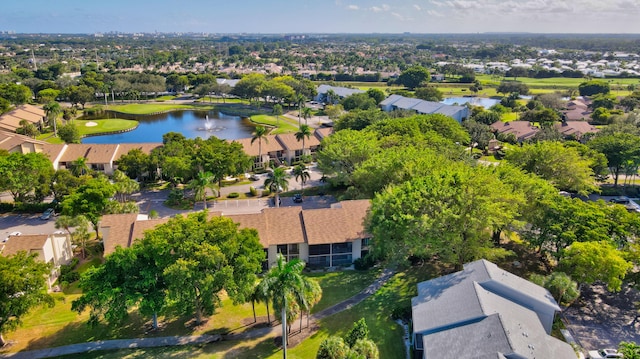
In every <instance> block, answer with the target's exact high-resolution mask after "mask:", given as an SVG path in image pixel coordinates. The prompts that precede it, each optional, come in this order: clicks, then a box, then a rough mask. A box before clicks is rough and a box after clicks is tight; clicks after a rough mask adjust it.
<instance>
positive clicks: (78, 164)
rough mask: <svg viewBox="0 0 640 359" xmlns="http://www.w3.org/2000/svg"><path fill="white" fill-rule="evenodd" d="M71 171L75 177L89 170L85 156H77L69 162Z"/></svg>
mask: <svg viewBox="0 0 640 359" xmlns="http://www.w3.org/2000/svg"><path fill="white" fill-rule="evenodd" d="M70 170H71V173H72V174H73V175H74V176H76V177H80V176H82V175H84V174H86V173H87V172H89V166H88V165H87V159H86V158H85V157H78V159H77V160H75V161H73V162H72V163H71V168H70Z"/></svg>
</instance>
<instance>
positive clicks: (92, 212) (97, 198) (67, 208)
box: [62, 177, 116, 238]
mask: <svg viewBox="0 0 640 359" xmlns="http://www.w3.org/2000/svg"><path fill="white" fill-rule="evenodd" d="M115 193H116V191H115V188H114V187H113V185H112V184H111V183H110V182H109V180H107V179H106V178H104V177H99V178H92V179H90V180H88V181H87V182H86V183H84V184H83V185H81V186H80V187H79V188H78V189H77V190H76V191H75V192H73V193H71V194H70V195H69V196H67V198H66V199H65V200H64V201H62V214H64V215H67V216H79V215H83V216H85V217H87V219H88V220H89V221H90V222H91V224H92V225H93V229H94V231H95V232H96V237H97V238H100V236H99V233H98V228H99V226H98V224H99V221H100V217H102V215H103V214H104V212H105V210H106V208H107V206H108V204H109V202H110V201H111V197H113V196H114V195H115Z"/></svg>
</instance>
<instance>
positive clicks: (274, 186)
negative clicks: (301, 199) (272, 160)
mask: <svg viewBox="0 0 640 359" xmlns="http://www.w3.org/2000/svg"><path fill="white" fill-rule="evenodd" d="M288 179H289V175H287V172H285V170H284V168H282V167H278V168H276V169H274V170H273V172H271V173H270V174H269V177H268V178H267V179H266V180H264V186H265V187H266V188H268V189H269V191H271V192H273V193H275V194H276V197H275V202H276V207H280V192H281V191H286V190H288V189H289V181H288Z"/></svg>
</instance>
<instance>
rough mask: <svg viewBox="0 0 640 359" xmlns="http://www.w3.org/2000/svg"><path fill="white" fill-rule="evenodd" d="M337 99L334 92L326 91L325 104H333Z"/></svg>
mask: <svg viewBox="0 0 640 359" xmlns="http://www.w3.org/2000/svg"><path fill="white" fill-rule="evenodd" d="M337 98H338V95H336V92H335V91H333V90H328V91H327V93H326V95H325V103H328V104H330V105H333V104H334V101H335V100H336V99H337Z"/></svg>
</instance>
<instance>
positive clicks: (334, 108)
mask: <svg viewBox="0 0 640 359" xmlns="http://www.w3.org/2000/svg"><path fill="white" fill-rule="evenodd" d="M324 113H325V114H327V116H328V117H329V119H331V120H335V119H337V118H338V117H340V115H342V114H343V113H344V108H343V107H342V105H340V104H337V105H326V106H325V107H324Z"/></svg>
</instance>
